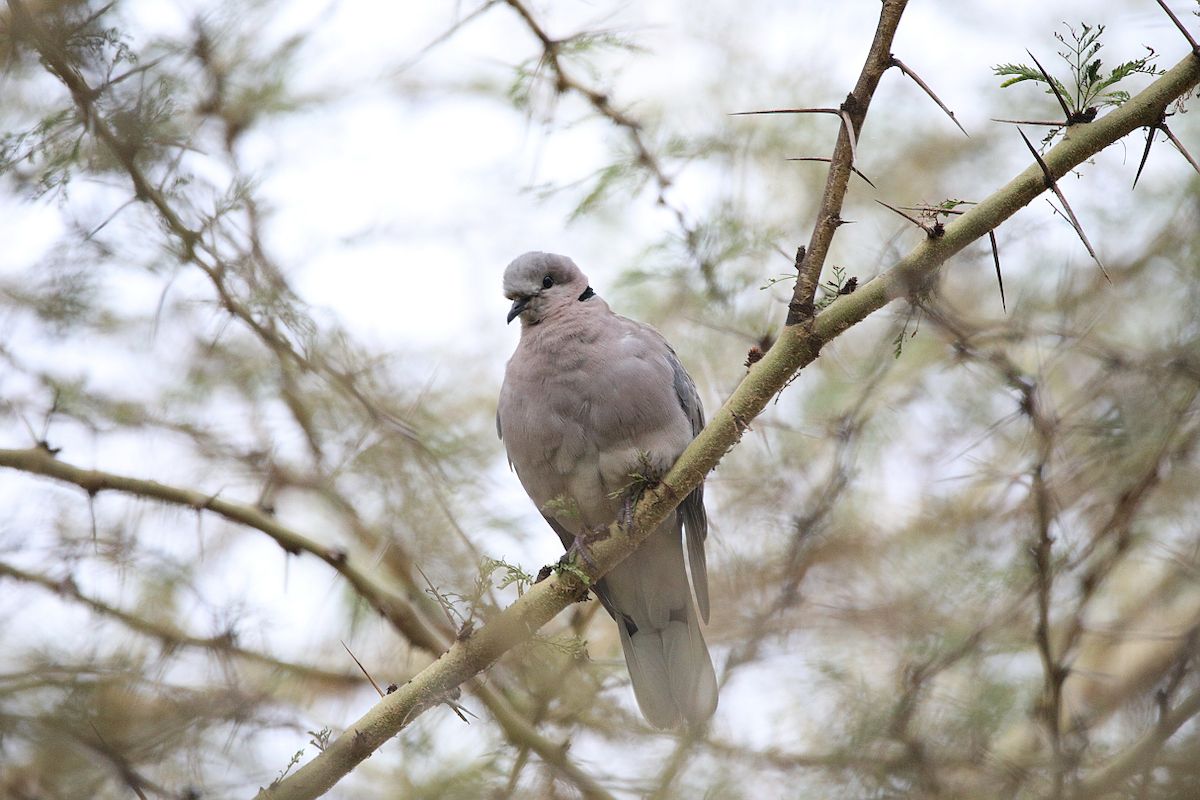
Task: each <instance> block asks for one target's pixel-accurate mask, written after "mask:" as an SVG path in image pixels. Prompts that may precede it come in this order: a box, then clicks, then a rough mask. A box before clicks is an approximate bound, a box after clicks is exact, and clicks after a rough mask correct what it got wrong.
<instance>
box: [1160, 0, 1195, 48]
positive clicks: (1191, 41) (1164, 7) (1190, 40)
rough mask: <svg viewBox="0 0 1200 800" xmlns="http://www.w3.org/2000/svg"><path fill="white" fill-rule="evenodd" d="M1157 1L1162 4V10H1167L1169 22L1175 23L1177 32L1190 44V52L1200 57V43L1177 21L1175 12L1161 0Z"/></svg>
mask: <svg viewBox="0 0 1200 800" xmlns="http://www.w3.org/2000/svg"><path fill="white" fill-rule="evenodd" d="M1157 2H1158V4H1159V5H1160V6H1162V10H1163V11H1165V12H1167V16H1168V17H1170V18H1171V22H1174V23H1175V27H1176V28H1178V29H1179V32H1180V33H1182V34H1183V38H1185V39H1187V41H1188V44H1190V45H1191V46H1192V53H1193V54H1194V55H1195V56H1196V57H1197V58H1200V44H1196V40H1195V39H1194V38H1192V35H1191V34H1190V33H1188V29H1187V28H1185V27H1184V26H1183V23H1182V22H1180V21H1179V17H1177V16H1175V13H1174V12H1173V11H1171V9H1170V8H1169V7H1168V6H1167V4H1166V3H1164V2H1163V0H1157Z"/></svg>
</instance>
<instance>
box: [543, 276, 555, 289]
mask: <svg viewBox="0 0 1200 800" xmlns="http://www.w3.org/2000/svg"><path fill="white" fill-rule="evenodd" d="M553 285H554V278H551V277H550V276H549V275H547V276H546V277H544V278H542V288H543V289H549V288H550V287H551V286H553Z"/></svg>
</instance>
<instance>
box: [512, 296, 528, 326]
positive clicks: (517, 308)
mask: <svg viewBox="0 0 1200 800" xmlns="http://www.w3.org/2000/svg"><path fill="white" fill-rule="evenodd" d="M532 299H533V298H532V297H518V298H517V299H516V300H514V301H513V304H512V308H510V309H509V310H508V321H509V322H512V321H513V320H514V319H516V318H517V317H519V316H520V315H521V312H522V311H524V310H525V304H526V303H528V302H529V301H530V300H532Z"/></svg>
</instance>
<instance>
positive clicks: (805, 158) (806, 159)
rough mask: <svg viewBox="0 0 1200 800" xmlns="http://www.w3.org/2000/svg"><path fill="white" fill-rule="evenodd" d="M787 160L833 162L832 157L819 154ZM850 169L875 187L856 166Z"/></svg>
mask: <svg viewBox="0 0 1200 800" xmlns="http://www.w3.org/2000/svg"><path fill="white" fill-rule="evenodd" d="M787 160H788V161H823V162H825V163H826V164H832V163H833V159H832V158H822V157H821V156H806V157H801V158H789V159H787ZM850 169H852V170H854V174H855V175H857V176H858V177H860V178H862V179H863V180H864V181H866V182H867V183H868V184H870V186H871V188H872V189H874V188H876V187H875V184H874V183H871V179H870V178H868V177H867V176H866V175H864V174H862V172H861V171H860V170H859V169H858V167H854V166H852V167H850Z"/></svg>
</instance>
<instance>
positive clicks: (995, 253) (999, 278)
mask: <svg viewBox="0 0 1200 800" xmlns="http://www.w3.org/2000/svg"><path fill="white" fill-rule="evenodd" d="M988 240H989V241H991V243H992V260H993V261H995V262H996V282H997V283H999V284H1000V308H1001V309H1002V310H1003V311H1004V312H1005V313H1007V312H1008V304H1007V303H1005V302H1004V276H1003V275H1001V274H1000V247H999V245H997V244H996V231H995V230H990V231H988Z"/></svg>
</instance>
